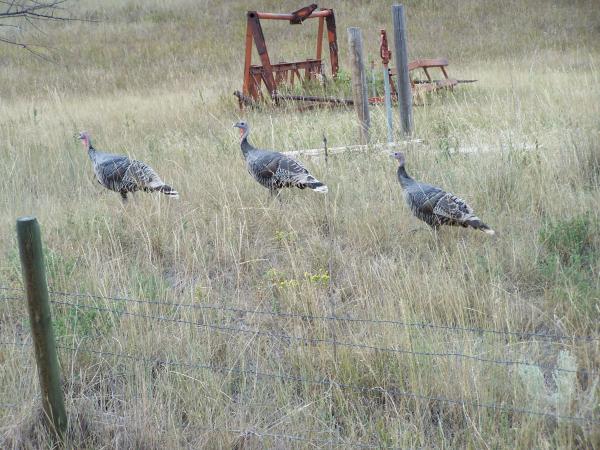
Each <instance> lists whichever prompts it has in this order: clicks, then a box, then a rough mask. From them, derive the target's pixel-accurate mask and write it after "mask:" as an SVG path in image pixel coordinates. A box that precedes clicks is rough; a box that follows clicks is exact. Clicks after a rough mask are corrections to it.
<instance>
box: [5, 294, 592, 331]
mask: <svg viewBox="0 0 600 450" xmlns="http://www.w3.org/2000/svg"><path fill="white" fill-rule="evenodd" d="M0 290H9V291H21V292H24V290H23V289H19V288H11V287H7V286H0ZM49 292H50V294H52V295H60V296H65V297H75V298H94V299H101V300H110V301H115V302H130V303H139V304H148V305H158V306H168V307H172V308H195V309H209V310H218V311H229V312H236V313H242V314H256V315H268V316H273V317H284V318H296V319H302V320H331V321H339V322H357V323H373V324H388V325H397V326H401V327H407V328H431V329H441V330H446V331H454V332H465V333H476V334H494V335H501V336H514V337H521V338H528V337H537V338H543V339H549V340H557V341H569V340H570V341H600V337H597V336H582V335H562V334H552V333H535V332H530V331H503V330H494V329H489V328H477V327H460V326H452V325H439V324H433V323H428V322H403V321H398V320H391V319H366V318H358V317H356V318H354V317H343V316H320V315H310V314H299V313H290V312H275V311H265V310H258V309H244V308H234V307H228V306H221V305H210V304H198V303H170V302H161V301H157V300H141V299H133V298H127V297H111V296H102V295H94V294H82V293H78V292H62V291H53V290H51V291H49Z"/></svg>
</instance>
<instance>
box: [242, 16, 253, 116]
mask: <svg viewBox="0 0 600 450" xmlns="http://www.w3.org/2000/svg"><path fill="white" fill-rule="evenodd" d="M251 65H252V28H251V26H250V17H248V20H247V21H246V56H245V59H244V86H243V88H242V92H243V94H244V95H245V96H247V97H250V96H252V97H253V98H254V95H253V93H252V92H251V88H250V66H251ZM240 105H241V101H240Z"/></svg>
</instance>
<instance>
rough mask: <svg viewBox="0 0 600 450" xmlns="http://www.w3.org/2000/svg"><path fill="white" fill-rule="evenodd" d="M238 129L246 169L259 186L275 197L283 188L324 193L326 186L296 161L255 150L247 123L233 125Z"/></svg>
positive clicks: (280, 154) (275, 153) (266, 151)
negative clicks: (249, 136)
mask: <svg viewBox="0 0 600 450" xmlns="http://www.w3.org/2000/svg"><path fill="white" fill-rule="evenodd" d="M234 127H237V128H239V129H240V133H241V148H242V154H243V155H244V159H245V160H246V167H247V169H248V172H250V175H252V177H253V178H254V179H255V180H256V181H258V182H259V183H260V184H261V185H263V186H264V187H266V188H267V189H269V192H270V193H271V195H276V194H277V193H278V191H279V189H281V188H284V187H297V188H299V189H305V188H309V189H312V190H313V191H315V192H320V193H326V192H327V191H328V189H327V186H325V185H324V184H323V183H321V182H320V181H319V180H317V179H316V178H315V177H313V176H312V175H311V174H310V172H309V171H308V170H307V169H306V168H305V167H304V166H303V165H302V164H300V163H299V162H298V161H296V160H295V159H293V158H290V157H289V156H286V155H284V154H283V153H279V152H273V151H269V150H261V149H258V148H255V147H253V146H252V144H250V142H248V135H249V134H250V126H249V125H248V123H247V122H238V123H236V124H235V125H234Z"/></svg>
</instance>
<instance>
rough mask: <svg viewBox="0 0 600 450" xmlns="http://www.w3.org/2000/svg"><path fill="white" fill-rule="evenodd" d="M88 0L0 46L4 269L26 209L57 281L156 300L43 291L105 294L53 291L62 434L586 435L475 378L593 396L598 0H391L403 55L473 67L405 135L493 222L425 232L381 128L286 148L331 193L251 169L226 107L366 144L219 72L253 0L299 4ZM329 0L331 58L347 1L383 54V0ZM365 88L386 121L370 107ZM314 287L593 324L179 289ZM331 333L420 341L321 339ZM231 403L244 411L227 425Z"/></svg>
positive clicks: (97, 438)
mask: <svg viewBox="0 0 600 450" xmlns="http://www.w3.org/2000/svg"><path fill="white" fill-rule="evenodd" d="M97 3H100V2H92V1H91V0H83V1H81V2H74V5H73V8H74V13H75V14H76V15H78V16H79V17H85V18H88V19H93V20H97V22H94V23H89V22H64V23H62V22H61V23H47V24H45V25H44V28H43V31H44V32H45V34H40V35H39V36H38V39H40V40H42V41H44V42H47V43H49V44H51V45H52V46H53V47H54V48H55V49H56V50H54V51H53V58H55V59H56V61H57V62H56V63H49V62H47V61H44V60H41V59H39V58H35V57H33V56H32V55H31V54H29V53H27V52H26V51H23V50H21V49H18V48H13V47H7V46H2V47H0V80H1V81H2V82H1V83H0V136H2V139H1V142H0V175H1V177H0V236H2V239H1V241H0V286H1V287H10V288H16V289H19V288H21V287H22V284H21V274H20V262H19V257H18V250H17V245H16V233H15V228H14V227H15V219H16V218H17V217H18V216H21V215H35V216H37V218H38V219H39V221H40V224H41V227H42V233H43V240H44V245H45V248H46V263H47V270H48V281H49V285H50V287H51V289H53V290H54V291H65V292H81V293H90V294H95V295H98V296H105V297H127V298H131V299H139V300H152V301H154V300H158V301H160V302H166V303H168V305H156V304H148V303H134V302H122V301H112V300H108V299H102V298H91V297H81V298H73V297H62V296H58V295H54V296H52V300H56V301H60V302H69V303H74V304H77V303H80V304H82V305H87V306H93V307H95V308H96V309H92V308H89V307H87V308H85V307H77V306H73V305H62V304H54V305H53V309H52V313H53V319H54V324H55V333H56V335H57V340H58V343H59V345H61V346H63V347H70V348H76V349H79V350H78V351H69V350H65V349H64V348H63V349H61V352H60V361H61V370H62V374H63V376H64V392H65V398H66V404H67V410H68V414H69V419H70V427H69V432H68V435H67V439H68V445H69V447H71V448H94V449H97V448H137V449H142V448H144V449H146V448H250V449H253V448H351V447H352V446H351V445H350V444H351V443H354V444H356V443H359V444H363V445H365V446H373V448H385V447H386V446H389V447H401V448H415V447H440V448H465V447H467V448H504V447H509V448H511V447H512V448H600V432H599V431H598V430H599V429H600V427H599V426H598V424H592V423H589V422H586V421H580V420H571V419H556V418H553V417H549V416H536V415H533V414H529V413H526V412H522V411H514V410H501V409H500V410H498V409H497V410H495V409H492V408H486V407H481V406H476V405H474V404H473V403H478V404H494V405H500V406H506V407H508V408H513V409H526V410H529V411H537V412H543V413H547V414H549V415H560V416H569V417H588V418H590V417H591V418H593V419H594V420H596V421H598V420H600V401H599V398H600V387H599V382H600V375H599V371H600V343H599V342H600V320H599V319H600V212H599V211H600V210H599V209H598V205H599V204H600V145H599V142H600V102H599V101H598V100H599V99H600V44H599V43H598V36H599V35H600V8H598V7H597V5H596V2H595V1H593V0H588V1H575V2H568V1H558V0H557V1H553V2H547V1H543V0H530V1H526V2H521V1H501V2H495V1H491V0H490V1H476V0H467V1H450V2H443V1H432V0H427V1H407V2H406V3H405V4H406V7H407V12H408V17H407V20H408V27H409V36H408V38H409V52H410V58H411V59H416V58H420V57H436V56H445V57H448V58H449V60H450V63H451V65H450V72H451V74H452V75H453V76H454V77H456V78H467V79H477V80H479V81H478V82H477V83H475V84H471V85H466V86H459V87H458V88H457V89H456V90H455V91H454V92H453V93H447V94H444V95H438V96H434V97H431V98H429V99H428V100H427V101H426V103H425V105H424V106H419V107H417V108H415V111H414V115H415V117H414V120H415V128H416V129H415V135H416V137H418V138H420V139H422V140H423V144H420V145H413V146H410V147H408V148H407V150H406V153H407V170H408V171H409V173H411V174H412V175H413V176H414V177H415V178H417V179H419V180H422V181H426V182H429V183H432V184H436V185H441V186H443V187H445V188H447V189H448V190H451V191H452V192H454V193H455V194H457V195H459V196H461V197H463V198H465V199H466V200H467V201H468V202H469V203H470V204H471V205H472V206H473V207H474V208H475V210H476V212H477V213H478V214H479V215H480V217H481V218H482V219H483V220H484V221H485V222H486V223H489V224H490V225H491V226H492V227H493V228H494V229H496V230H497V232H498V236H497V237H495V238H490V237H489V236H487V235H485V234H483V233H478V232H475V231H467V230H464V229H454V228H452V229H451V228H448V229H443V230H441V231H440V232H439V233H438V235H437V236H435V235H433V234H432V233H431V232H429V231H428V230H427V229H426V226H425V225H424V224H422V223H420V222H418V221H417V219H414V218H413V217H412V216H411V214H410V211H409V210H408V208H407V207H406V206H405V204H404V200H403V198H402V192H401V188H400V186H399V184H398V182H397V181H396V178H395V171H396V166H395V164H394V162H393V161H392V160H391V159H390V158H388V157H387V156H385V155H384V154H381V153H378V152H374V151H373V152H369V153H364V154H362V153H346V154H343V155H336V156H335V157H332V158H331V159H330V161H329V164H328V166H326V165H325V162H324V161H323V160H322V159H318V158H313V159H311V158H303V161H304V162H305V163H306V165H307V166H308V167H309V168H310V169H311V171H312V172H313V173H314V174H315V176H317V177H318V178H319V179H321V180H323V181H324V182H326V183H327V184H328V186H329V189H330V191H329V194H328V196H327V198H326V197H325V196H321V195H318V194H314V193H312V192H305V191H300V190H295V191H292V190H288V191H287V192H284V193H283V194H282V197H283V201H282V202H281V203H278V202H272V201H271V200H270V199H269V195H268V192H267V191H266V190H265V189H264V188H262V187H261V186H259V185H258V184H257V183H256V182H254V181H253V180H252V179H251V177H250V176H249V175H248V174H247V173H246V170H245V166H244V163H243V159H242V155H241V152H240V149H239V142H238V134H237V132H236V131H237V130H234V129H233V128H232V124H233V123H234V122H235V121H237V120H239V119H240V118H243V119H245V120H247V121H249V122H250V124H251V125H252V129H253V131H252V134H251V136H250V139H251V141H252V142H253V143H254V144H255V145H256V146H259V147H265V148H275V149H278V150H295V149H302V148H318V147H319V146H320V145H321V141H322V136H323V134H324V133H325V135H326V136H327V138H328V141H329V145H330V146H342V145H350V144H355V143H357V130H356V125H355V121H354V119H355V114H354V112H353V111H351V110H344V109H335V110H321V111H314V112H306V113H300V112H296V111H294V110H293V109H283V110H280V109H272V108H263V109H261V110H249V111H245V112H243V113H242V112H240V111H239V109H238V107H237V102H236V99H235V97H234V96H233V95H232V93H233V91H234V90H236V89H240V88H241V83H242V68H243V43H244V33H245V15H244V13H245V11H246V10H247V9H249V8H251V9H257V10H266V11H269V10H270V11H291V10H294V9H297V8H298V7H300V6H303V5H302V4H298V3H295V2H290V1H284V2H275V1H258V2H255V3H252V4H251V5H250V4H248V3H246V2H241V1H232V2H224V3H222V2H217V1H208V0H205V1H192V0H175V1H172V2H162V1H157V0H145V1H142V0H124V1H117V0H108V1H105V2H101V4H100V5H99V4H97ZM165 3H169V6H165V5H164V4H165ZM319 6H327V7H333V8H335V11H336V19H337V26H338V42H339V46H340V61H341V65H342V67H343V69H344V70H346V71H349V67H348V58H347V40H346V28H347V27H350V26H358V27H360V28H361V29H362V30H363V36H364V39H365V49H366V51H367V52H368V55H369V56H368V58H369V60H370V59H375V60H376V61H377V59H378V57H377V55H378V45H379V44H378V33H379V29H380V28H386V29H387V30H388V32H390V33H391V29H392V26H391V15H390V6H391V4H390V3H387V2H361V1H331V2H329V3H327V4H322V5H319ZM312 25H314V24H305V25H303V26H299V27H290V26H289V25H287V24H268V26H266V25H265V34H266V38H267V44H268V45H270V51H272V52H273V56H272V59H273V60H275V61H279V60H282V59H287V60H291V59H293V58H297V59H300V58H306V57H311V55H312V52H313V46H314V42H313V41H314V39H313V36H314V35H316V30H315V28H316V27H313V26H312ZM30 31H31V32H32V33H36V32H35V30H30ZM304 37H306V39H304ZM371 115H372V122H373V126H372V136H373V140H374V141H379V142H383V141H385V136H386V132H385V114H384V111H383V110H381V109H379V108H377V107H375V108H373V109H372V110H371ZM395 120H396V123H395V125H396V130H398V118H397V117H396V118H395ZM79 130H88V131H89V132H90V133H91V135H92V140H93V142H94V145H95V146H96V147H97V148H99V149H101V150H105V151H109V152H113V153H126V154H129V155H131V156H132V157H135V158H136V159H140V160H143V161H146V162H148V163H149V164H150V165H152V166H153V167H154V168H155V169H157V171H158V172H159V173H160V174H161V176H162V177H163V179H164V180H165V181H166V182H167V183H169V184H171V185H173V186H174V187H175V188H176V189H177V190H178V191H179V192H180V194H181V198H180V200H178V201H170V200H169V199H167V198H165V197H161V196H159V195H147V194H137V195H135V196H133V198H132V199H131V200H130V202H129V203H128V204H127V205H125V206H123V205H122V204H121V201H120V198H119V195H118V194H116V193H114V192H109V191H107V190H104V189H102V188H101V187H100V186H99V185H98V184H97V183H96V181H95V180H94V178H93V172H92V166H91V163H90V161H89V158H88V156H87V154H86V152H85V151H84V150H82V148H81V146H80V143H79V142H78V141H76V140H75V139H74V138H73V135H74V133H75V132H77V131H79ZM456 148H475V149H487V150H489V151H481V152H477V153H471V154H461V153H456V152H453V151H452V149H456ZM327 212H329V214H327ZM328 219H329V222H331V224H328ZM329 225H331V226H329ZM328 229H332V230H333V232H332V233H331V235H330V234H328ZM415 229H416V231H415ZM330 236H332V237H333V242H332V240H331V238H330ZM330 261H331V266H332V270H331V273H330V272H329V263H330ZM330 285H331V287H332V289H331V291H330V289H329V288H330ZM330 292H331V298H330ZM0 296H3V297H11V296H17V297H19V300H20V297H21V296H22V294H21V293H19V291H14V292H13V291H0ZM332 300H333V303H334V307H335V314H336V315H337V316H340V317H359V318H365V319H372V320H393V321H399V322H404V323H416V322H426V323H432V324H437V325H443V326H448V327H459V328H482V329H490V330H491V329H494V330H503V331H510V332H522V333H534V334H553V335H567V336H588V337H591V339H563V340H552V339H543V338H540V337H539V336H530V335H526V334H519V333H515V334H512V335H504V334H500V335H496V334H492V333H473V332H461V331H457V330H450V329H444V328H428V327H418V326H417V327H406V326H400V325H398V324H389V323H387V324H386V323H369V322H348V321H328V320H317V319H306V318H304V319H301V318H297V317H281V316H270V315H264V314H253V313H248V312H245V313H243V312H235V311H233V312H232V311H230V310H218V309H217V310H213V309H202V308H187V307H177V306H175V304H184V303H185V304H189V303H194V304H197V305H220V306H223V307H228V308H237V309H244V310H259V311H269V312H273V313H280V312H290V313H293V314H299V315H311V316H325V315H329V314H331V312H332ZM107 310H111V311H107ZM0 311H1V314H0V342H2V344H0V361H1V362H2V370H0V404H1V405H2V406H0V432H1V434H0V436H1V437H0V446H1V447H2V448H40V447H49V446H50V444H49V443H48V442H49V441H48V437H47V435H46V434H45V431H44V430H43V428H42V427H41V414H40V405H41V403H40V398H39V389H38V384H37V375H36V369H35V361H34V359H33V357H32V349H31V347H30V346H18V345H7V344H6V343H7V342H15V341H16V342H25V343H30V342H31V340H30V337H29V325H28V318H27V312H26V307H25V304H24V303H23V301H9V300H7V301H1V303H0ZM132 314H137V315H132ZM140 316H160V317H162V318H165V319H173V320H179V322H177V321H166V320H153V319H149V318H147V317H140ZM187 322H197V323H200V324H204V325H206V324H209V325H213V326H217V327H220V328H219V329H215V328H206V326H196V325H192V324H190V323H187ZM231 329H237V330H244V331H243V332H234V331H231ZM252 330H259V331H260V333H255V332H253V331H252ZM282 335H290V336H297V337H303V338H304V339H308V340H309V341H308V342H307V341H306V340H304V341H303V340H294V339H286V338H282V337H281V336H282ZM333 339H335V340H337V341H340V342H344V343H351V344H360V345H365V346H370V347H379V348H387V349H390V348H393V349H400V350H402V351H408V352H412V354H411V353H401V352H398V351H389V350H381V349H379V350H374V349H370V348H367V347H357V346H348V345H337V346H336V347H335V348H334V346H332V345H329V344H328V343H327V342H323V341H330V340H333ZM87 350H94V351H97V352H103V353H102V354H98V353H96V354H93V353H90V352H89V351H87ZM114 353H118V354H125V355H130V356H132V357H134V358H138V359H143V360H142V361H133V360H132V359H131V358H129V359H128V358H126V357H116V356H113V355H111V354H114ZM414 353H419V354H418V355H415V354H414ZM423 353H429V354H431V353H444V354H448V353H450V354H454V353H460V354H464V355H472V356H477V357H478V358H483V359H486V360H499V361H522V362H528V363H530V365H524V364H520V365H515V364H496V363H491V362H483V361H478V360H474V359H468V358H464V357H452V356H451V357H448V356H435V355H423ZM164 361H177V362H181V363H189V364H190V365H195V366H213V367H226V368H230V369H232V370H225V371H219V370H214V369H212V370H210V369H206V368H201V367H190V366H186V365H173V364H165V363H164ZM540 366H541V367H540ZM553 367H558V368H559V369H562V370H555V369H553ZM256 372H260V373H266V374H275V375H278V376H280V377H279V378H277V377H268V376H258V375H256V374H255V373H256ZM281 376H289V377H292V378H302V379H303V380H304V381H294V380H292V379H285V378H282V377H281ZM328 379H330V380H332V381H333V383H327V382H324V383H322V384H319V383H314V382H309V380H321V381H322V380H328ZM344 385H352V386H359V387H361V389H351V388H350V389H349V388H347V387H344ZM407 393H408V394H410V395H407ZM414 394H418V396H415V395H414ZM419 396H422V397H419ZM431 397H435V398H443V399H454V400H461V401H465V403H451V402H447V401H436V400H431V399H428V398H431ZM247 430H253V431H255V432H256V433H257V434H259V435H260V436H259V435H257V434H254V435H252V434H250V433H249V434H247V438H246V439H242V438H240V436H241V435H242V434H243V431H247ZM293 437H295V439H294V438H293ZM310 441H312V442H310Z"/></svg>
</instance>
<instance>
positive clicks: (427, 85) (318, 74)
mask: <svg viewBox="0 0 600 450" xmlns="http://www.w3.org/2000/svg"><path fill="white" fill-rule="evenodd" d="M261 19H262V20H282V21H289V23H290V24H291V25H297V24H302V23H304V21H306V20H308V19H318V28H317V42H316V55H315V57H314V58H309V59H305V60H304V61H296V62H279V63H273V62H271V58H270V57H269V52H268V50H267V44H266V41H265V36H264V34H263V29H262V25H261ZM246 22H247V24H246V48H245V61H244V82H243V88H242V92H240V91H235V92H234V95H235V96H236V97H237V98H238V101H239V105H240V108H244V107H245V106H251V105H254V104H256V103H258V102H261V101H264V100H266V98H267V95H268V97H269V98H270V99H271V100H272V101H273V102H274V103H275V104H278V103H280V101H293V102H304V104H303V106H302V108H303V109H307V108H313V107H316V106H340V105H346V106H349V105H353V104H354V101H353V100H352V99H345V98H336V97H323V96H314V95H303V94H295V95H292V94H287V93H283V92H282V91H285V89H282V88H283V87H284V86H286V87H288V88H289V87H293V86H294V85H295V84H296V83H299V84H303V85H304V83H306V82H307V81H315V80H318V81H321V82H324V81H325V79H326V77H325V73H324V64H323V60H322V50H323V37H324V32H325V27H327V41H328V44H329V58H330V65H331V78H332V79H335V78H336V76H337V75H338V71H339V63H338V45H337V35H336V25H335V14H334V12H333V9H329V8H320V9H318V10H317V5H316V4H314V3H313V4H311V5H308V6H305V7H303V8H300V9H298V10H296V11H294V12H292V13H271V12H258V11H247V13H246ZM380 39H381V42H380V56H381V59H382V62H383V64H384V67H385V68H386V69H387V78H388V80H389V85H390V87H391V99H392V100H393V101H396V100H397V98H398V94H397V92H396V88H395V85H394V81H393V77H394V76H395V75H396V71H395V69H392V68H388V63H389V61H390V58H391V52H390V50H389V48H388V43H387V35H386V32H385V30H381V33H380ZM254 47H255V48H256V51H257V53H258V55H259V58H260V64H252V53H253V48H254ZM447 67H448V60H447V59H445V58H438V59H418V60H416V61H412V62H410V63H409V65H408V69H409V72H410V73H411V76H410V82H411V87H412V92H413V98H414V99H415V100H418V99H422V96H423V94H424V93H427V92H435V91H438V90H440V89H453V88H454V86H456V85H457V84H458V83H469V82H473V81H476V80H455V79H453V78H450V77H449V76H448V71H447ZM418 69H420V70H422V71H423V73H424V74H425V77H426V79H418V78H415V77H414V76H413V72H415V71H417V70H418ZM432 69H439V70H441V74H442V78H440V79H433V78H432V77H431V73H430V71H431V70H432ZM265 91H266V93H265ZM383 102H384V97H378V96H373V97H371V98H369V103H371V104H374V103H383Z"/></svg>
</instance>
